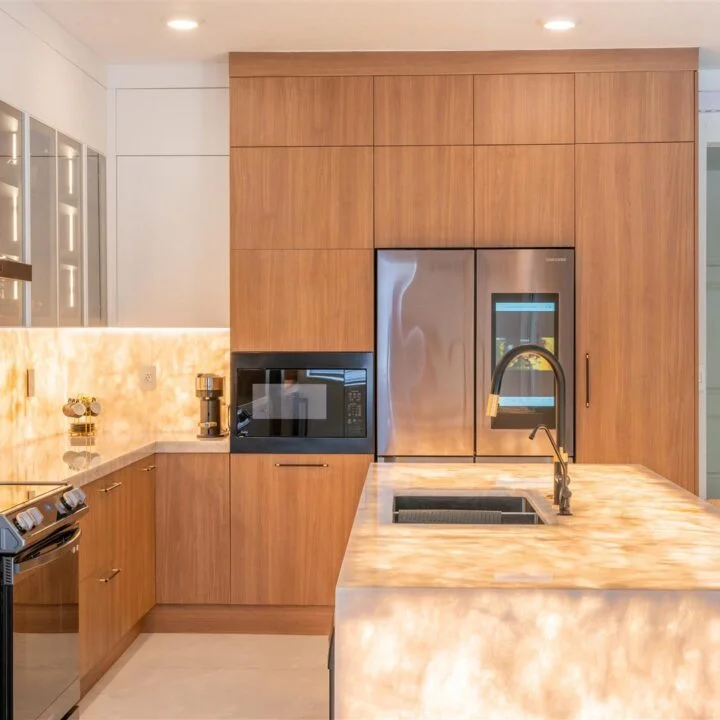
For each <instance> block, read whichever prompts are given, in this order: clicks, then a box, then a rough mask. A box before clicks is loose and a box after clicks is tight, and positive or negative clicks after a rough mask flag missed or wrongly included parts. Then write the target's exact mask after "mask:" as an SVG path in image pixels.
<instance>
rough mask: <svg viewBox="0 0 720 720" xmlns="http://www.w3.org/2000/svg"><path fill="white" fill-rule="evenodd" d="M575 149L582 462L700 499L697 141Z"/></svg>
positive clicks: (578, 450)
mask: <svg viewBox="0 0 720 720" xmlns="http://www.w3.org/2000/svg"><path fill="white" fill-rule="evenodd" d="M576 152H577V158H576V161H577V163H576V173H577V183H576V189H577V195H576V208H577V237H576V245H577V302H578V306H577V309H578V322H577V332H578V338H577V354H576V358H577V397H578V406H577V418H576V423H577V448H576V455H577V460H578V461H579V462H600V463H641V464H643V465H646V466H647V467H649V468H650V469H652V470H654V471H656V472H658V473H659V474H660V475H663V476H664V477H666V478H669V479H670V480H672V481H674V482H676V483H677V484H678V485H681V486H682V487H684V488H686V489H688V490H690V491H692V492H697V487H698V484H697V465H696V463H697V437H696V433H695V432H694V427H695V417H696V415H697V412H696V410H697V400H696V397H697V395H696V393H697V388H696V385H695V377H694V372H693V368H694V367H695V365H696V364H697V347H696V342H697V339H696V336H695V260H696V255H695V233H694V227H695V197H694V144H693V143H682V144H680V143H677V144H671V143H664V144H622V145H582V146H578V147H577V151H576ZM586 353H589V354H590V388H589V392H590V407H589V408H586V407H585V398H586V391H587V379H586V371H585V354H586Z"/></svg>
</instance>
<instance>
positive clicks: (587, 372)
mask: <svg viewBox="0 0 720 720" xmlns="http://www.w3.org/2000/svg"><path fill="white" fill-rule="evenodd" d="M585 407H586V408H589V407H590V353H585Z"/></svg>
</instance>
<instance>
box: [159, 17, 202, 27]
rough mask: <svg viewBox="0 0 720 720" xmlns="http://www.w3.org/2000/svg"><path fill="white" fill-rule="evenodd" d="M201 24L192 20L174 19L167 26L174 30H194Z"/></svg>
mask: <svg viewBox="0 0 720 720" xmlns="http://www.w3.org/2000/svg"><path fill="white" fill-rule="evenodd" d="M199 24H200V23H198V21H197V20H193V19H192V18H172V19H171V20H168V21H167V23H166V25H167V26H168V27H169V28H171V29H173V30H194V29H195V28H196V27H197V26H198V25H199Z"/></svg>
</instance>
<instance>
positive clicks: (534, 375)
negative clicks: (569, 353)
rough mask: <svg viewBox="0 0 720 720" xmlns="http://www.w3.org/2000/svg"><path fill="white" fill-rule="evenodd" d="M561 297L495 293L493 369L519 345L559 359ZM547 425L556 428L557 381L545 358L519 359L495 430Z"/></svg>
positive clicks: (512, 367)
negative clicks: (506, 354) (550, 353)
mask: <svg viewBox="0 0 720 720" xmlns="http://www.w3.org/2000/svg"><path fill="white" fill-rule="evenodd" d="M558 299H559V298H558V295H557V294H556V293H493V295H492V322H491V328H492V329H491V332H492V368H493V370H494V369H495V366H496V365H497V363H498V362H499V360H500V359H501V358H502V356H503V355H505V353H506V352H508V350H511V349H512V348H514V347H515V346H516V345H525V344H527V343H532V344H533V345H540V346H541V347H544V348H545V349H547V350H549V351H550V352H552V353H553V354H554V355H557V354H558V351H559V349H558V341H557V340H558ZM540 423H543V424H545V425H547V426H548V427H549V428H554V427H555V376H554V374H553V372H552V368H551V367H550V365H549V364H548V363H547V361H546V360H544V359H543V358H541V357H519V358H517V359H516V360H515V361H514V362H513V363H512V364H511V365H510V367H509V368H508V370H507V372H506V373H505V377H504V379H503V383H502V393H501V395H500V408H499V411H498V414H497V417H494V418H492V420H491V427H492V428H493V429H518V430H522V429H528V430H531V429H532V428H534V427H535V426H536V425H538V424H540Z"/></svg>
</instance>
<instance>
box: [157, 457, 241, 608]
mask: <svg viewBox="0 0 720 720" xmlns="http://www.w3.org/2000/svg"><path fill="white" fill-rule="evenodd" d="M157 466H158V470H157V481H156V482H157V484H156V493H157V581H156V582H157V585H156V587H157V602H158V603H181V604H194V603H197V604H202V603H207V604H216V605H217V604H223V603H229V602H230V460H229V457H228V455H222V454H221V455H218V454H213V453H208V454H181V455H175V454H168V455H166V454H160V455H158V457H157ZM179 528H182V531H181V532H179V531H178V529H179Z"/></svg>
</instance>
